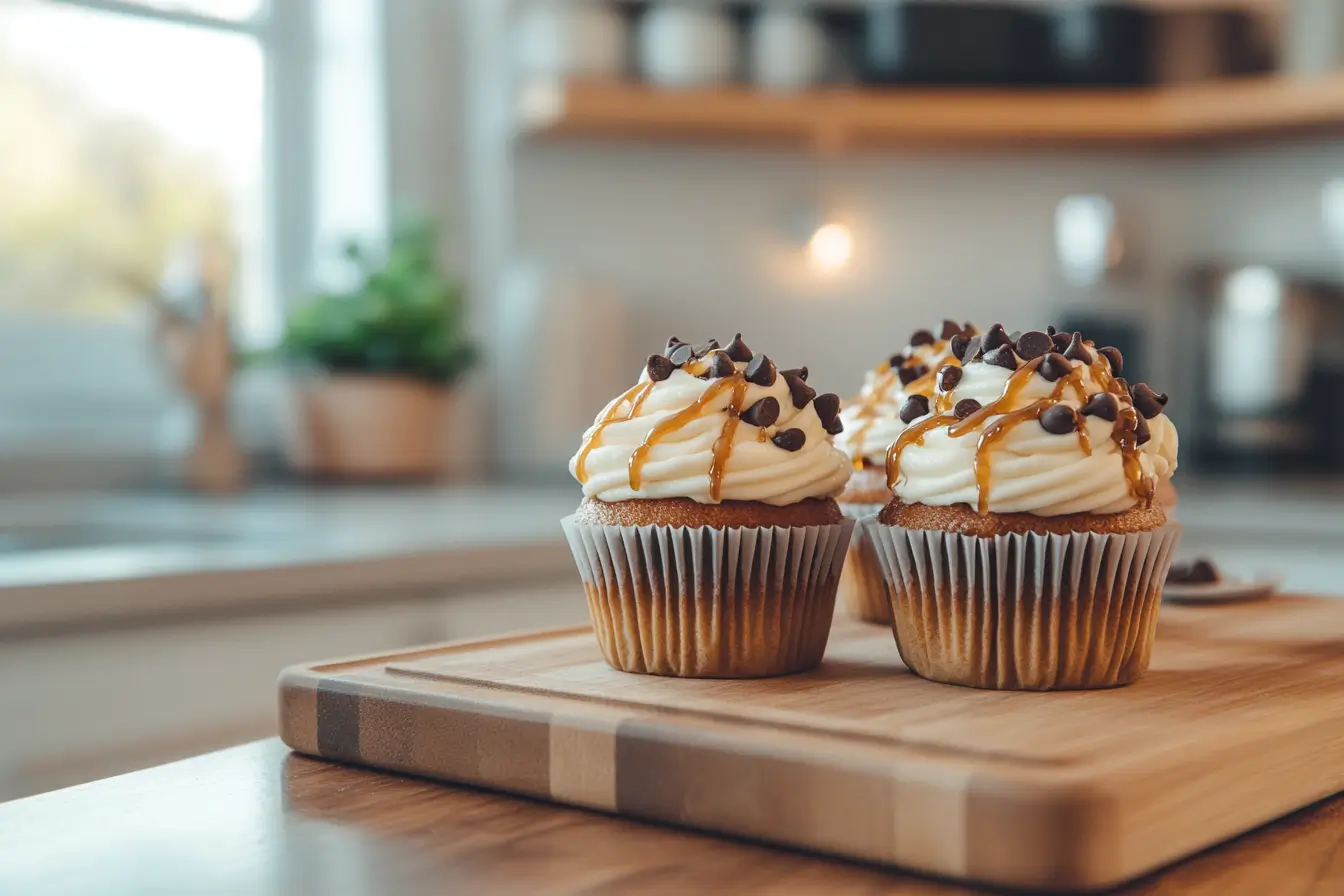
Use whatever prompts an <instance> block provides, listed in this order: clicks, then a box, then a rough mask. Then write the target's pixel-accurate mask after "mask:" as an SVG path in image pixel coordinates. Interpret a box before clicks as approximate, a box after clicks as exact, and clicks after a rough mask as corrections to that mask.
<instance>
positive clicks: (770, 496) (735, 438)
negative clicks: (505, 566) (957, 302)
mask: <svg viewBox="0 0 1344 896" xmlns="http://www.w3.org/2000/svg"><path fill="white" fill-rule="evenodd" d="M807 375H808V374H807V368H805V367H803V368H798V369H795V370H777V369H776V367H775V365H774V363H773V362H772V361H771V360H770V359H769V358H768V357H766V356H765V355H763V354H755V353H753V352H752V351H751V350H750V349H749V348H747V346H746V344H745V343H743V342H742V337H741V334H738V336H737V337H736V338H735V339H734V340H733V341H732V343H730V344H729V345H728V346H727V347H726V348H720V346H719V343H718V342H716V341H710V342H709V344H708V345H705V346H702V347H699V348H696V347H693V346H691V345H689V344H687V343H684V342H682V341H681V340H679V339H676V338H673V339H671V340H669V341H668V344H667V348H666V349H665V351H664V353H663V354H660V355H653V356H651V357H650V358H649V360H648V363H647V364H646V366H645V368H644V371H643V373H642V374H641V375H640V378H639V382H638V383H636V384H635V385H634V386H633V387H632V388H631V389H629V390H628V391H627V392H625V393H624V394H623V395H621V396H619V397H617V398H616V399H614V400H613V401H612V402H611V403H609V404H608V405H607V406H606V408H605V409H603V411H602V413H601V414H599V415H598V416H597V419H596V420H595V421H594V423H593V425H592V426H591V427H590V428H589V429H588V431H587V432H586V433H585V434H584V437H583V442H582V444H581V446H580V448H579V451H578V453H577V454H576V455H574V458H573V459H572V460H571V461H570V465H569V466H570V472H571V473H572V474H573V475H574V478H575V479H577V480H578V481H579V482H580V483H581V484H582V485H583V493H584V500H583V502H582V504H580V506H579V509H578V511H577V512H576V513H575V514H574V515H573V516H571V517H568V518H567V519H566V520H564V523H563V525H564V529H565V534H566V536H567V537H568V539H569V544H570V547H571V548H572V549H573V551H574V557H575V560H576V561H577V562H578V566H579V572H580V574H581V576H582V577H583V582H584V588H585V590H586V592H587V595H588V609H589V611H590V613H591V615H592V619H593V627H594V630H595V632H596V634H597V639H598V644H599V645H600V647H601V649H602V654H603V656H604V657H605V658H606V660H607V662H608V663H609V664H611V665H612V666H613V667H614V668H616V669H620V670H622V671H626V672H643V673H650V674H654V675H676V676H682V677H691V678H742V677H754V676H765V675H782V674H785V673H788V672H798V671H802V670H804V669H809V668H812V667H813V666H815V665H817V664H818V663H819V662H821V657H822V654H823V653H824V652H825V650H826V639H827V636H828V634H829V631H830V625H831V615H832V613H833V612H834V607H835V594H836V588H837V585H838V583H839V579H840V569H841V566H842V564H843V562H844V557H845V546H846V545H847V544H848V543H849V537H850V532H851V529H852V527H853V521H851V520H848V519H846V518H845V517H844V516H843V515H842V514H841V513H840V509H839V506H838V505H837V504H836V502H835V500H834V498H835V496H837V495H839V494H840V493H841V491H843V489H844V487H845V483H846V481H847V480H848V479H849V476H850V469H851V468H850V463H849V458H848V457H846V455H845V454H844V452H842V451H840V450H839V449H838V448H836V447H835V444H834V436H835V435H836V434H837V433H839V432H840V431H841V422H840V419H839V410H840V399H839V398H838V397H837V396H836V395H833V394H826V395H818V394H817V393H816V392H815V391H814V390H813V389H812V388H811V387H810V386H808V384H807Z"/></svg>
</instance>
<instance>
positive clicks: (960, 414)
mask: <svg viewBox="0 0 1344 896" xmlns="http://www.w3.org/2000/svg"><path fill="white" fill-rule="evenodd" d="M978 410H980V402H978V401H976V400H975V399H974V398H963V399H962V400H961V401H959V402H957V404H956V407H954V408H952V413H953V414H955V415H956V417H957V419H958V420H965V419H966V418H967V417H969V416H971V415H972V414H974V413H975V412H976V411H978Z"/></svg>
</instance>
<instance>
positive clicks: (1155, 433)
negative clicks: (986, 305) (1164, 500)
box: [893, 361, 1178, 516]
mask: <svg viewBox="0 0 1344 896" xmlns="http://www.w3.org/2000/svg"><path fill="white" fill-rule="evenodd" d="M1072 365H1073V367H1074V368H1078V367H1085V372H1084V374H1083V376H1082V385H1083V387H1084V389H1085V390H1086V392H1087V395H1088V396H1089V397H1090V396H1092V395H1095V394H1096V393H1098V392H1101V391H1102V388H1101V386H1100V384H1098V383H1097V382H1095V381H1094V380H1093V378H1092V373H1091V369H1090V368H1086V366H1085V365H1083V364H1082V362H1080V361H1074V362H1072ZM1011 373H1012V372H1011V371H1009V370H1005V369H1004V368H1001V367H996V366H993V365H990V364H984V363H980V362H974V363H971V364H968V365H966V366H965V367H964V368H963V375H962V378H961V382H960V383H958V384H957V387H956V389H955V390H954V392H953V393H952V395H951V398H950V400H949V401H948V402H947V404H948V405H949V406H950V405H952V404H955V402H957V401H961V400H962V399H966V398H974V399H975V400H977V401H979V402H980V403H981V404H982V405H988V404H990V403H992V402H994V401H995V400H997V399H998V398H999V397H1000V396H1001V395H1002V394H1003V391H1004V385H1005V384H1006V383H1007V381H1008V377H1009V376H1010V375H1011ZM1055 385H1056V384H1055V383H1052V382H1048V381H1047V380H1046V379H1045V378H1044V377H1041V376H1039V375H1037V374H1033V375H1032V376H1031V378H1030V380H1028V382H1027V383H1026V384H1025V385H1024V386H1023V388H1022V390H1021V392H1020V393H1018V396H1017V398H1016V400H1015V401H1014V402H1013V406H1012V408H1005V410H1016V409H1019V408H1023V407H1026V406H1027V405H1030V404H1031V403H1033V402H1034V401H1036V400H1038V399H1042V398H1049V397H1050V396H1051V394H1052V393H1053V392H1054V390H1055ZM1061 400H1062V401H1063V403H1065V404H1068V405H1070V406H1071V407H1073V408H1074V409H1078V408H1079V407H1081V404H1082V403H1081V402H1080V401H1078V399H1077V397H1076V394H1075V392H1074V390H1073V389H1072V388H1068V389H1066V391H1065V392H1064V395H1063V396H1062V398H1061ZM1121 401H1122V404H1128V403H1129V402H1128V399H1121ZM1000 417H1001V415H992V416H990V417H988V419H986V420H985V421H983V422H982V423H981V424H980V425H979V426H977V427H975V428H974V429H972V430H971V431H970V432H968V433H965V434H964V435H961V436H959V437H957V438H953V437H952V436H951V435H949V434H948V430H947V428H937V429H934V430H933V431H931V432H929V433H927V434H925V436H924V438H923V444H918V443H915V442H911V443H910V444H908V445H906V446H905V447H903V448H902V450H901V452H900V458H899V473H900V475H899V478H898V480H897V482H896V485H895V487H894V488H893V491H894V492H895V494H896V496H897V497H898V498H900V499H901V500H902V501H904V502H906V503H907V504H915V503H918V504H928V505H935V506H949V505H953V504H967V505H969V506H971V507H972V508H974V507H977V506H978V502H979V497H980V494H979V486H978V483H977V480H976V473H975V454H976V445H977V442H978V441H979V438H980V435H981V433H983V432H984V430H985V428H986V427H987V426H989V425H992V424H993V423H994V421H996V420H998V419H1000ZM920 419H924V418H920ZM1083 419H1084V421H1085V423H1086V427H1087V435H1088V438H1089V441H1090V443H1091V449H1092V450H1091V454H1090V455H1089V454H1087V453H1085V451H1084V450H1083V447H1082V444H1081V441H1080V439H1079V437H1078V436H1077V435H1076V434H1075V433H1065V434H1063V435H1056V434H1054V433H1050V432H1047V431H1046V430H1045V429H1044V428H1042V426H1041V425H1040V423H1039V422H1037V421H1034V420H1025V421H1023V422H1021V423H1020V424H1018V425H1016V426H1015V427H1013V428H1012V429H1011V430H1009V431H1008V432H1007V434H1006V435H1004V436H1003V438H1001V439H999V440H998V441H996V442H994V444H993V445H992V446H990V447H989V448H988V449H987V450H988V455H987V457H986V460H987V461H988V464H989V470H990V475H989V502H988V510H989V512H990V513H1031V514H1035V515H1037V516H1058V515H1061V514H1071V513H1120V512H1122V511H1125V510H1129V509H1131V508H1133V507H1134V506H1136V505H1137V504H1138V503H1139V501H1140V499H1139V498H1138V497H1136V496H1135V494H1134V493H1133V490H1132V488H1131V483H1130V479H1129V475H1128V474H1127V473H1126V471H1125V467H1124V462H1123V459H1122V456H1121V449H1120V445H1119V444H1117V442H1116V441H1115V440H1114V439H1113V438H1112V431H1113V428H1114V426H1115V424H1114V423H1112V422H1110V421H1107V420H1103V419H1101V418H1100V417H1096V416H1087V417H1084V418H1083ZM918 423H919V420H916V421H915V422H914V424H912V425H918ZM1148 428H1149V431H1150V432H1151V438H1150V439H1149V440H1148V441H1147V442H1145V443H1144V444H1143V445H1142V446H1140V447H1139V448H1138V451H1137V452H1136V456H1137V459H1138V463H1139V464H1140V465H1141V468H1142V471H1143V476H1144V477H1146V478H1148V479H1151V480H1154V485H1156V483H1160V482H1164V481H1166V480H1169V479H1170V478H1171V475H1172V473H1174V472H1175V470H1176V450H1177V442H1178V440H1177V436H1176V428H1175V427H1174V426H1173V425H1172V423H1171V421H1170V420H1169V419H1168V418H1167V416H1166V415H1165V414H1159V415H1158V416H1156V417H1153V418H1152V419H1150V420H1148Z"/></svg>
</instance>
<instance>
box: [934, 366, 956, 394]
mask: <svg viewBox="0 0 1344 896" xmlns="http://www.w3.org/2000/svg"><path fill="white" fill-rule="evenodd" d="M959 382H961V368H960V367H955V366H953V365H951V364H949V365H948V366H946V367H944V368H943V369H942V370H940V371H938V388H939V389H940V390H942V391H943V392H951V391H952V390H953V389H955V388H957V383H959Z"/></svg>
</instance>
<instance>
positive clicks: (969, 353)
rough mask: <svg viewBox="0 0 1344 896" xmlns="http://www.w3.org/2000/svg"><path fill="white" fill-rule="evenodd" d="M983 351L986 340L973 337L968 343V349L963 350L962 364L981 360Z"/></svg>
mask: <svg viewBox="0 0 1344 896" xmlns="http://www.w3.org/2000/svg"><path fill="white" fill-rule="evenodd" d="M983 349H984V340H983V339H982V338H981V337H979V336H972V337H971V338H970V340H969V341H968V342H967V343H966V348H964V349H963V350H962V352H961V355H960V356H959V357H960V358H961V363H962V364H969V363H971V362H972V361H974V360H975V359H976V358H979V357H980V353H981V351H983Z"/></svg>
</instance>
